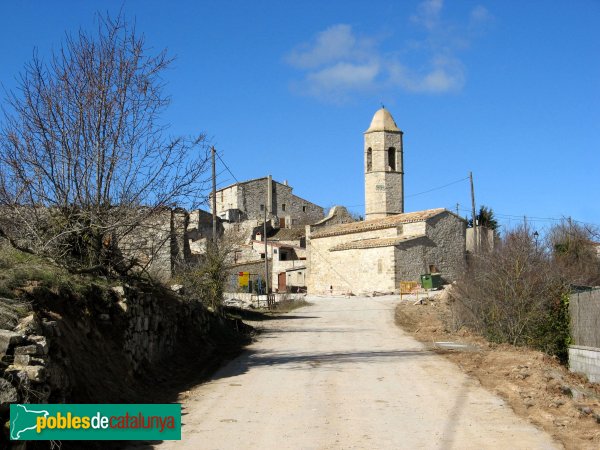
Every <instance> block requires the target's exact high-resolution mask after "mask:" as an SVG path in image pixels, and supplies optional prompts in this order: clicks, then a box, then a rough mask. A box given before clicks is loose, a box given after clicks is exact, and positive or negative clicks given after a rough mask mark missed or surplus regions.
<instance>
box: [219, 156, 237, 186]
mask: <svg viewBox="0 0 600 450" xmlns="http://www.w3.org/2000/svg"><path fill="white" fill-rule="evenodd" d="M217 158H219V161H221V162H222V163H223V165H224V166H225V169H227V171H228V172H229V173H230V174H231V176H232V177H233V179H234V180H235V181H236V182H237V183H239V182H240V181H239V180H238V179H237V177H236V176H235V175H234V174H233V172H232V171H231V169H229V166H228V165H227V164H225V161H223V158H221V155H219V154H218V153H217Z"/></svg>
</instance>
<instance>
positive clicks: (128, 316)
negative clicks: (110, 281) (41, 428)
mask: <svg viewBox="0 0 600 450" xmlns="http://www.w3.org/2000/svg"><path fill="white" fill-rule="evenodd" d="M31 298H33V299H34V300H33V302H34V303H33V305H34V310H33V312H32V313H31V314H30V315H29V316H27V317H25V318H24V319H22V320H21V322H20V323H19V325H18V326H17V327H16V328H15V329H13V330H0V358H1V362H0V404H2V405H4V406H6V405H7V404H8V403H14V402H20V403H44V402H54V403H69V402H71V403H87V402H92V403H96V402H99V403H102V402H107V401H108V402H115V403H118V402H121V401H124V402H129V401H133V400H136V397H135V392H134V391H135V384H136V383H137V380H138V377H140V376H142V377H143V376H146V375H147V374H148V371H149V370H151V369H152V368H156V367H159V365H160V364H162V363H163V362H164V361H168V360H169V359H170V358H172V357H173V355H175V354H177V353H178V352H179V353H180V352H181V350H182V349H196V356H197V358H201V357H206V356H207V355H209V354H210V353H211V352H212V351H213V350H214V348H215V347H216V346H218V345H219V342H218V339H213V337H212V336H214V335H218V336H222V334H223V331H220V330H223V329H229V330H231V331H230V333H231V334H235V333H236V331H234V330H237V329H238V327H239V326H240V324H230V323H229V321H227V320H225V319H222V318H220V317H219V316H216V315H214V314H212V313H211V312H209V311H208V310H207V309H206V308H205V307H204V306H203V305H202V304H201V303H200V302H197V301H189V300H186V299H184V298H182V297H180V296H178V295H176V294H174V293H169V292H167V291H164V290H163V291H156V290H154V289H153V290H147V289H139V288H136V287H131V286H117V287H113V288H104V287H99V286H96V285H92V286H91V287H90V289H89V291H87V292H86V293H84V294H81V295H79V294H78V295H75V294H74V293H70V294H69V293H66V292H62V293H61V294H60V295H58V294H54V293H51V292H48V291H40V292H39V293H36V292H35V291H34V292H33V294H32V296H31ZM42 305H43V306H42ZM224 344H225V342H224ZM117 400H118V401H117ZM138 400H139V399H138ZM0 413H2V414H4V413H6V410H3V409H2V406H1V405H0ZM2 414H0V415H2ZM2 417H3V418H4V419H6V417H5V416H4V415H2ZM0 447H1V445H0Z"/></svg>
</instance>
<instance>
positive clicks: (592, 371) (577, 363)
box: [569, 345, 600, 383]
mask: <svg viewBox="0 0 600 450" xmlns="http://www.w3.org/2000/svg"><path fill="white" fill-rule="evenodd" d="M569 370H570V371H571V372H576V373H581V374H584V375H585V376H586V377H587V378H588V380H590V381H591V382H592V383H600V348H597V347H584V346H580V345H571V346H570V347H569Z"/></svg>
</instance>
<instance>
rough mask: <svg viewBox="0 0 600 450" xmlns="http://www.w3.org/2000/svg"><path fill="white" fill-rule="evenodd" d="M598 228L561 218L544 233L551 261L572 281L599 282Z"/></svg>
mask: <svg viewBox="0 0 600 450" xmlns="http://www.w3.org/2000/svg"><path fill="white" fill-rule="evenodd" d="M598 237H599V234H598V229H597V228H596V227H594V226H592V225H587V224H581V223H578V222H576V221H573V220H571V219H564V220H562V221H561V222H560V223H559V224H557V225H555V226H553V227H552V228H551V229H550V232H549V233H548V246H549V248H550V251H551V253H552V257H553V260H554V263H555V264H556V265H557V267H558V268H559V269H560V270H561V272H562V273H563V275H564V276H565V277H566V278H568V279H569V281H570V282H571V283H573V284H579V285H588V286H597V285H600V258H599V256H600V255H599V254H598V250H597V249H598Z"/></svg>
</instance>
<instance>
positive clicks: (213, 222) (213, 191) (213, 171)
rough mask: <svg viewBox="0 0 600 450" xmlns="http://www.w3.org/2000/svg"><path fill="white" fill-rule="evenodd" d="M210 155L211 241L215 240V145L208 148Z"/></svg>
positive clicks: (214, 241)
mask: <svg viewBox="0 0 600 450" xmlns="http://www.w3.org/2000/svg"><path fill="white" fill-rule="evenodd" d="M210 153H211V156H212V241H213V243H216V242H217V173H216V170H215V147H214V145H213V146H212V147H211V148H210Z"/></svg>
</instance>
